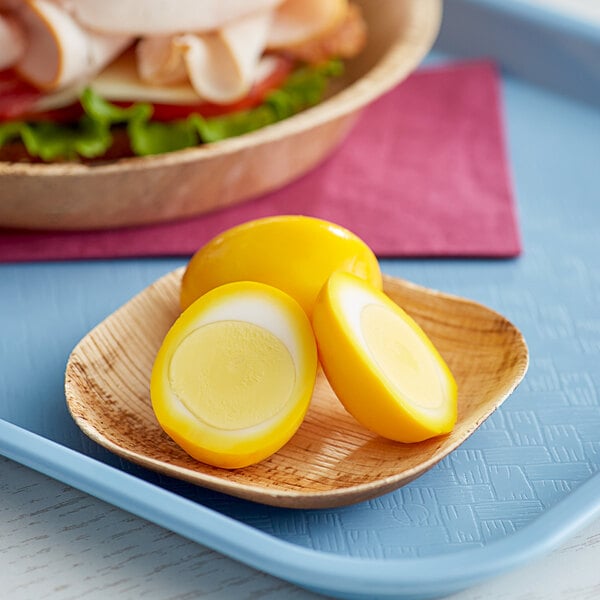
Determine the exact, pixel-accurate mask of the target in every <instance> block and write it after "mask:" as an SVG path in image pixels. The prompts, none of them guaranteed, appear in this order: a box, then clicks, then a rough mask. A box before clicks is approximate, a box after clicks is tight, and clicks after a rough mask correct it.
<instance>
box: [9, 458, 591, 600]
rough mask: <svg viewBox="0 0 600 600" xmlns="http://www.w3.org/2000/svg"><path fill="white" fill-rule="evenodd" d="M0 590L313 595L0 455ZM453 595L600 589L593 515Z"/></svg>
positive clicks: (259, 599) (156, 596)
mask: <svg viewBox="0 0 600 600" xmlns="http://www.w3.org/2000/svg"><path fill="white" fill-rule="evenodd" d="M0 590H2V593H1V596H2V597H3V598H10V599H11V600H33V599H42V598H44V599H45V598H49V599H51V600H71V599H73V600H75V599H79V598H85V599H86V600H96V599H98V600H99V599H103V600H104V599H105V598H118V599H119V600H121V599H129V598H131V599H134V598H135V599H137V598H144V599H147V600H176V599H177V600H188V599H195V598H207V599H214V600H217V599H219V600H220V599H223V600H244V599H248V600H250V599H252V600H254V599H256V600H276V599H279V598H286V599H287V598H291V599H296V600H309V599H317V598H320V597H321V596H317V595H316V594H312V593H310V592H307V591H304V590H302V589H300V588H297V587H295V586H293V585H290V584H288V583H285V582H283V581H280V580H278V579H276V578H274V577H271V576H270V575H266V574H264V573H261V572H259V571H256V570H254V569H251V568H249V567H247V566H245V565H242V564H240V563H238V562H236V561H234V560H231V559H229V558H227V557H225V556H223V555H221V554H218V553H216V552H213V551H212V550H209V549H208V548H205V547H203V546H200V545H199V544H196V543H194V542H191V541H188V540H186V539H185V538H183V537H181V536H179V535H177V534H174V533H172V532H170V531H167V530H165V529H162V528H161V527H158V526H157V525H154V524H152V523H149V522H148V521H144V520H143V519H140V518H138V517H135V516H133V515H131V514H129V513H126V512H124V511H122V510H120V509H118V508H115V507H113V506H111V505H109V504H106V503H104V502H102V501H100V500H98V499H96V498H94V497H92V496H88V495H87V494H84V493H82V492H80V491H78V490H76V489H73V488H71V487H69V486H67V485H65V484H63V483H60V482H58V481H55V480H53V479H50V478H48V477H46V476H45V475H42V474H40V473H37V472H36V471H32V470H31V469H28V468H27V467H24V466H22V465H20V464H18V463H15V462H12V461H10V460H8V459H5V458H2V457H0ZM451 598H452V600H479V599H486V600H593V599H597V598H600V520H599V521H595V522H593V523H591V524H590V525H589V526H588V527H586V528H585V530H584V531H580V532H579V534H577V535H576V536H575V537H573V538H572V539H570V540H569V541H568V542H567V543H566V544H564V545H563V546H562V547H560V548H558V549H556V550H555V551H554V552H553V553H551V554H550V555H548V556H546V557H544V558H543V559H542V560H539V561H536V562H534V563H531V564H529V565H526V566H525V567H523V568H521V569H519V570H517V571H513V572H510V573H508V574H505V575H503V576H501V577H498V578H496V579H493V580H490V581H488V582H486V583H485V584H482V585H479V586H477V587H474V588H471V589H469V590H466V591H464V592H462V593H459V594H456V595H454V596H452V597H451Z"/></svg>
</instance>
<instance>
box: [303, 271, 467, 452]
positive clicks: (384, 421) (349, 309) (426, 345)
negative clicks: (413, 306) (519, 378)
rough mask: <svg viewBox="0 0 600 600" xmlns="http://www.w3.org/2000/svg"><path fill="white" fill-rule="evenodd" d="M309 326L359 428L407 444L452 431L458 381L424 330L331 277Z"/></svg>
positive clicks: (383, 300)
mask: <svg viewBox="0 0 600 600" xmlns="http://www.w3.org/2000/svg"><path fill="white" fill-rule="evenodd" d="M312 324H313V330H314V332H315V336H316V338H317V346H318V349H319V358H320V360H321V364H322V365H323V370H324V371H325V374H326V375H327V379H328V381H329V383H330V384H331V387H332V389H333V391H334V392H335V393H336V395H337V397H338V399H339V400H340V401H341V402H342V404H343V405H344V406H345V407H346V409H347V410H348V412H349V413H350V414H352V415H353V416H354V418H355V419H356V420H357V421H358V422H359V423H361V424H362V425H364V426H365V427H367V428H368V429H370V430H371V431H374V432H375V433H378V434H379V435H381V436H383V437H386V438H389V439H392V440H395V441H399V442H406V443H409V442H418V441H422V440H425V439H428V438H431V437H434V436H436V435H441V434H443V433H448V432H449V431H451V430H452V428H453V427H454V424H455V423H456V418H457V387H456V382H455V380H454V377H453V376H452V373H451V372H450V369H449V368H448V366H447V365H446V363H445V362H444V359H443V358H442V356H441V355H440V353H439V352H438V351H437V349H436V348H435V347H434V345H433V343H432V342H431V340H430V339H429V338H428V337H427V335H426V334H425V332H424V331H423V330H422V329H421V327H419V325H418V324H417V323H416V322H415V321H414V320H413V319H412V318H411V317H410V316H409V315H408V314H407V313H406V312H405V311H404V310H402V308H401V307H400V306H398V305H397V304H396V303H394V302H393V301H392V300H391V299H390V298H389V297H388V296H386V295H385V294H384V293H383V292H381V291H379V290H377V289H375V288H373V287H372V286H370V285H369V284H368V283H366V282H365V281H362V280H361V279H359V278H357V277H355V276H353V275H350V274H348V273H341V272H338V273H334V274H333V275H331V277H330V278H329V279H328V281H327V283H326V284H325V286H323V289H322V290H321V293H320V294H319V296H318V298H317V301H316V303H315V307H314V311H313V315H312Z"/></svg>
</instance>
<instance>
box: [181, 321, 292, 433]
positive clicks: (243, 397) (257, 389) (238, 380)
mask: <svg viewBox="0 0 600 600" xmlns="http://www.w3.org/2000/svg"><path fill="white" fill-rule="evenodd" d="M295 378H296V374H295V368H294V362H293V360H292V357H291V355H290V353H289V351H288V349H287V348H286V347H285V346H284V345H283V343H282V342H281V340H279V339H278V338H277V337H276V336H275V335H273V334H272V333H271V332H270V331H267V330H266V329H263V328H262V327H259V326H257V325H254V324H253V323H244V322H242V321H220V322H217V323H210V324H208V325H204V326H203V327H200V328H198V329H196V330H195V331H193V332H192V333H190V334H189V335H188V336H187V337H186V338H185V339H184V340H183V341H182V342H181V343H180V344H179V346H177V349H176V350H175V352H174V353H173V357H172V359H171V364H170V368H169V383H170V385H171V390H172V391H173V392H174V393H175V394H176V395H177V397H178V398H179V399H180V400H181V402H182V403H183V404H184V406H185V407H186V408H187V409H188V410H189V411H190V412H191V413H192V414H193V415H194V416H195V417H196V418H197V419H200V420H203V421H205V422H206V423H207V424H208V425H211V426H213V427H217V428H219V429H229V430H235V429H244V428H247V427H253V426H255V425H258V424H260V423H262V422H264V421H266V420H268V419H270V418H272V417H273V416H275V415H276V414H277V413H278V412H279V410H281V408H282V407H283V406H284V405H285V404H286V403H287V401H288V399H289V397H290V394H291V392H292V390H293V388H294V382H295Z"/></svg>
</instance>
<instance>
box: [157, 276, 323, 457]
mask: <svg viewBox="0 0 600 600" xmlns="http://www.w3.org/2000/svg"><path fill="white" fill-rule="evenodd" d="M316 371H317V351H316V344H315V339H314V335H313V332H312V328H311V325H310V322H309V320H308V318H307V316H306V314H305V313H304V311H303V310H302V308H301V307H300V306H299V305H298V303H297V302H296V301H295V300H294V299H293V298H291V297H290V296H288V295H287V294H285V293H284V292H281V291H280V290H278V289H275V288H273V287H271V286H268V285H265V284H262V283H257V282H250V281H244V282H236V283H230V284H226V285H223V286H220V287H217V288H215V289H213V290H212V291H210V292H208V293H207V294H205V295H204V296H202V297H201V298H199V299H198V300H196V301H195V302H194V303H193V304H192V305H191V306H190V307H189V308H188V309H186V310H185V311H184V312H183V313H182V314H181V315H180V317H179V318H178V319H177V321H176V322H175V323H174V325H173V326H172V328H171V329H170V330H169V332H168V333H167V335H166V336H165V338H164V341H163V344H162V346H161V348H160V350H159V352H158V354H157V357H156V359H155V363H154V367H153V371H152V378H151V385H150V388H151V399H152V406H153V409H154V412H155V414H156V417H157V420H158V422H159V424H160V425H161V427H162V428H163V429H164V431H165V432H166V433H167V434H168V435H169V436H170V437H171V438H172V439H173V440H174V441H175V442H176V443H177V444H179V446H181V447H182V448H183V449H184V450H185V451H186V452H187V453H188V454H190V455H191V456H193V457H194V458H196V459H198V460H200V461H203V462H205V463H208V464H211V465H213V466H217V467H224V468H239V467H244V466H248V465H250V464H254V463H257V462H259V461H261V460H263V459H265V458H267V457H268V456H270V455H271V454H273V453H274V452H276V451H277V450H279V449H280V448H281V447H282V446H283V445H284V444H285V443H286V442H287V441H288V440H289V439H290V438H291V437H292V436H293V435H294V433H295V432H296V430H297V429H298V427H299V426H300V424H301V423H302V420H303V419H304V415H305V414H306V411H307V409H308V405H309V402H310V398H311V395H312V391H313V388H314V383H315V377H316Z"/></svg>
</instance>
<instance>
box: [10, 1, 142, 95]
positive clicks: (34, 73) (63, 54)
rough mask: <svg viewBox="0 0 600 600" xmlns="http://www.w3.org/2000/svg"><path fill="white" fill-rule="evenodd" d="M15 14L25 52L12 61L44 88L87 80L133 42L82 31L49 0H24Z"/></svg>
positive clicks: (24, 76) (125, 37)
mask: <svg viewBox="0 0 600 600" xmlns="http://www.w3.org/2000/svg"><path fill="white" fill-rule="evenodd" d="M19 17H20V19H21V22H22V23H23V25H24V31H25V36H26V40H27V41H26V44H27V51H26V52H25V53H24V54H23V56H22V57H21V59H20V60H19V61H18V62H17V64H16V69H17V72H18V73H19V75H20V76H21V77H22V78H23V79H25V80H27V81H29V82H30V83H31V84H33V85H35V86H36V87H38V88H40V89H44V90H57V89H61V88H65V87H68V86H70V85H73V84H76V83H77V82H80V81H83V80H85V79H89V78H90V77H92V76H94V75H95V74H96V73H98V72H99V71H100V70H102V68H103V67H105V66H106V65H107V64H108V63H109V62H111V61H112V60H113V59H114V58H115V57H116V56H117V55H118V54H119V53H121V52H122V51H123V50H124V49H125V48H126V47H127V46H128V45H130V44H131V43H132V42H133V38H131V37H130V36H108V35H101V34H98V33H95V32H91V31H88V30H86V29H85V28H83V27H81V26H80V25H79V24H78V23H77V22H76V21H75V20H74V19H73V18H72V17H71V15H70V14H69V13H67V12H65V10H64V9H63V8H62V7H61V6H60V5H58V4H56V3H54V2H52V1H51V0H26V7H25V8H24V9H23V10H22V11H21V12H19Z"/></svg>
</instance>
